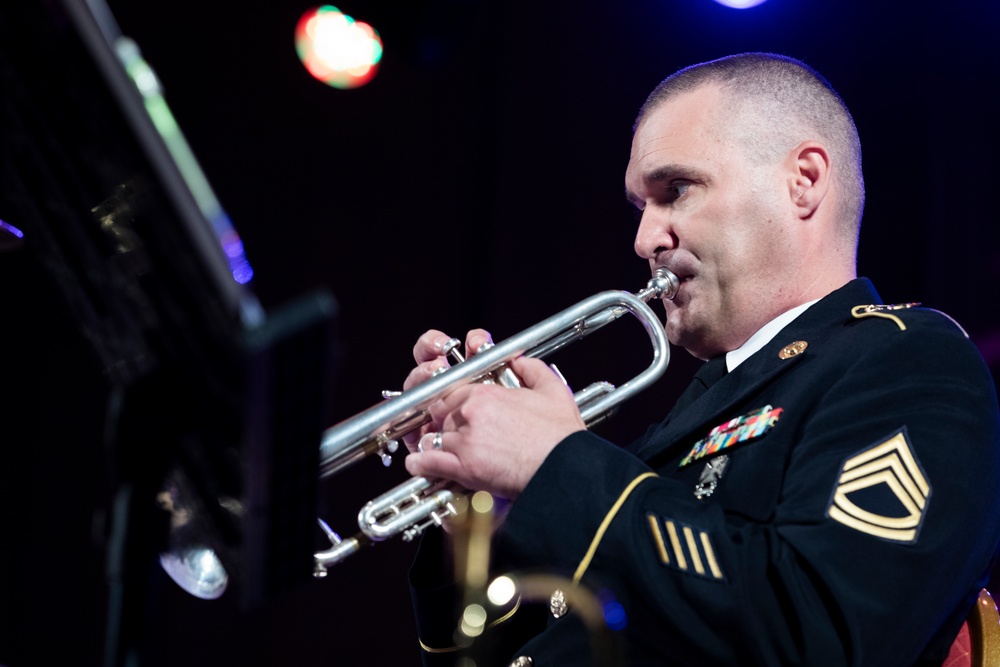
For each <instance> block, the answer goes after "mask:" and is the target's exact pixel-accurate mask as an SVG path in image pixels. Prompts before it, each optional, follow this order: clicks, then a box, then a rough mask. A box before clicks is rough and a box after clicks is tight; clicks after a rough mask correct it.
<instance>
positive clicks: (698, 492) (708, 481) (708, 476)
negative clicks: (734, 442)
mask: <svg viewBox="0 0 1000 667" xmlns="http://www.w3.org/2000/svg"><path fill="white" fill-rule="evenodd" d="M728 463H729V457H728V456H726V455H725V454H719V455H718V456H716V457H715V458H712V459H709V460H708V461H706V462H705V469H704V470H702V471H701V476H700V477H699V478H698V483H697V484H695V486H694V497H695V498H697V499H698V500H701V499H702V498H708V497H709V496H710V495H712V493H713V492H714V491H715V487H717V486H718V485H719V480H720V479H722V473H723V472H725V470H726V465H727V464H728Z"/></svg>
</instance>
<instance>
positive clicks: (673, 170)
mask: <svg viewBox="0 0 1000 667" xmlns="http://www.w3.org/2000/svg"><path fill="white" fill-rule="evenodd" d="M641 179H642V182H643V183H647V184H655V183H665V182H666V183H669V182H671V181H675V180H681V181H695V182H701V181H704V180H705V174H704V173H703V172H701V171H698V170H697V169H694V168H693V167H689V166H686V165H681V164H674V163H671V164H665V165H662V166H660V167H657V168H656V169H653V170H652V171H649V172H647V173H645V174H643V175H642V176H641ZM625 199H627V200H628V201H630V202H631V203H632V204H634V205H635V206H637V207H638V206H639V205H641V204H642V200H641V199H640V198H639V196H638V195H637V194H635V193H634V192H632V191H630V190H629V189H628V188H625Z"/></svg>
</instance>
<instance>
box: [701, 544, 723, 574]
mask: <svg viewBox="0 0 1000 667" xmlns="http://www.w3.org/2000/svg"><path fill="white" fill-rule="evenodd" d="M701 546H703V547H705V560H707V561H708V569H710V570H711V571H712V576H713V577H715V578H716V579H722V569H721V568H720V567H719V562H718V561H717V560H715V550H714V549H712V541H711V540H710V539H708V533H702V534H701Z"/></svg>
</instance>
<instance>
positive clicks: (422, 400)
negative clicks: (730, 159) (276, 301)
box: [315, 268, 680, 577]
mask: <svg viewBox="0 0 1000 667" xmlns="http://www.w3.org/2000/svg"><path fill="white" fill-rule="evenodd" d="M679 284H680V283H679V280H678V279H677V276H675V275H674V274H673V273H671V272H670V271H668V270H667V269H664V268H661V269H657V270H656V272H655V273H654V275H653V277H652V278H651V279H650V281H649V282H648V283H647V284H646V287H645V288H644V289H642V290H641V291H639V292H637V293H636V294H631V293H629V292H621V291H614V290H612V291H607V292H600V293H598V294H595V295H594V296H592V297H590V298H588V299H584V300H583V301H581V302H579V303H577V304H576V305H574V306H571V307H569V308H567V309H566V310H564V311H562V312H560V313H557V314H556V315H553V316H552V317H549V318H548V319H546V320H543V321H541V322H539V323H538V324H536V325H534V326H533V327H530V328H528V329H525V330H524V331H522V332H521V333H519V334H516V335H514V336H511V337H510V338H508V339H506V340H504V341H503V342H501V343H498V344H496V345H492V346H489V348H488V349H483V350H479V351H477V353H476V354H475V355H474V356H472V357H470V358H469V359H463V358H462V355H461V353H460V352H459V351H458V348H459V347H460V342H459V341H457V340H454V341H452V342H451V343H450V344H449V345H448V346H447V348H446V350H445V353H446V354H448V355H449V356H451V357H452V359H453V361H456V362H457V363H455V364H454V365H453V366H451V367H450V368H448V369H446V370H444V371H443V372H440V373H438V374H436V375H435V376H434V377H432V378H430V379H429V380H427V381H426V382H424V383H422V384H420V385H418V386H416V387H414V388H412V389H410V390H408V391H405V392H402V393H401V394H399V395H398V396H395V397H393V398H391V400H387V401H385V402H383V403H379V404H377V405H374V406H372V407H370V408H368V409H367V410H365V411H363V412H360V413H358V414H357V415H355V416H353V417H350V418H348V419H346V420H344V421H342V422H340V423H339V424H336V425H335V426H332V427H330V428H329V429H327V430H326V432H325V433H324V434H323V441H322V444H321V445H320V477H321V478H327V477H329V476H331V475H333V474H335V473H337V472H339V471H341V470H343V469H344V468H346V467H348V466H350V465H352V464H354V463H356V462H358V461H360V460H361V459H363V458H365V457H367V456H370V455H373V454H374V455H378V456H380V457H382V461H383V463H385V464H386V465H388V464H389V462H390V461H391V457H392V454H393V453H394V452H395V451H396V450H397V449H398V446H399V444H398V441H399V439H401V438H402V437H403V436H404V435H406V434H407V433H410V432H411V431H414V430H416V429H418V428H420V427H421V426H423V425H424V424H427V423H428V422H429V421H430V416H429V415H428V411H427V409H428V406H430V405H431V404H432V403H434V402H435V401H436V400H438V399H439V398H440V397H441V396H444V395H445V394H447V393H448V392H449V391H451V390H452V389H454V388H455V387H458V386H460V385H463V384H469V383H473V382H495V383H498V384H502V385H504V386H509V387H517V386H520V382H519V381H518V379H517V377H516V375H515V374H514V373H513V372H512V371H510V369H509V368H508V366H507V364H508V362H510V361H511V360H512V359H515V358H517V357H519V356H527V357H533V358H539V359H541V358H544V357H546V356H548V355H549V354H551V353H553V352H555V351H556V350H559V349H561V348H563V347H565V346H567V345H569V344H570V343H573V342H576V341H577V340H579V339H581V338H583V337H585V336H587V335H589V334H591V333H593V332H594V331H597V330H598V329H600V328H601V327H603V326H605V325H606V324H610V323H611V322H614V321H615V320H617V319H618V318H620V317H621V316H622V315H624V314H625V313H631V314H632V315H633V316H635V317H636V318H637V319H638V320H639V321H640V322H641V323H642V325H643V326H644V327H645V329H646V333H647V334H648V335H649V339H650V342H651V343H652V346H653V361H652V363H651V364H650V365H649V366H648V367H647V368H646V369H645V370H644V371H643V372H641V373H639V374H638V375H636V376H635V377H634V378H632V379H631V380H629V381H628V382H626V383H625V384H623V385H621V386H619V387H617V388H616V387H615V386H614V385H612V384H610V383H608V382H596V383H594V384H592V385H590V386H588V387H586V388H584V389H582V390H581V391H579V392H577V393H576V394H574V398H575V399H576V403H577V406H578V407H579V408H580V415H581V416H582V417H583V420H584V422H585V423H586V424H587V426H588V427H590V426H593V425H594V424H596V423H599V422H601V421H603V420H604V419H606V418H608V417H609V416H611V414H612V413H613V412H614V409H615V408H616V407H617V406H618V404H619V403H622V402H623V401H625V400H627V399H629V398H631V397H632V396H633V395H634V394H636V393H638V392H640V391H642V390H643V389H645V388H646V387H647V386H649V385H650V384H652V383H653V382H655V381H656V380H657V379H659V377H660V376H661V375H663V373H664V372H665V371H666V369H667V364H668V363H669V361H670V346H669V344H668V342H667V337H666V334H665V333H664V330H663V326H662V325H661V324H660V322H659V320H658V319H657V317H656V315H655V314H654V313H653V311H652V309H650V307H649V306H648V305H647V304H646V302H647V301H649V300H651V299H659V298H667V299H672V298H673V297H674V295H676V293H677V288H678V286H679ZM464 493H465V489H462V488H460V487H458V486H457V485H454V484H451V483H450V482H445V481H442V480H432V479H427V478H424V477H413V478H411V479H409V480H408V481H406V482H404V483H402V484H400V485H399V486H397V487H395V488H394V489H392V490H390V491H389V492H387V493H385V494H383V495H381V496H379V497H378V498H375V499H374V500H371V501H370V502H368V503H367V504H366V505H365V506H364V507H363V508H362V509H361V511H360V512H359V513H358V526H359V528H360V532H359V533H357V534H356V535H354V536H353V537H349V538H346V539H341V538H340V536H339V535H337V534H336V533H335V532H333V531H332V530H330V528H329V527H328V526H327V525H326V524H325V523H324V522H323V521H322V520H320V526H321V527H322V528H323V530H324V532H326V534H327V537H329V539H330V542H331V545H332V546H331V548H330V549H328V550H325V551H321V552H318V553H316V554H315V561H316V568H315V574H316V576H318V577H322V576H325V574H326V569H327V567H329V566H330V565H335V564H337V563H339V562H340V561H342V560H344V559H345V558H347V557H348V556H350V555H351V554H353V553H355V552H357V551H358V550H360V549H361V548H362V547H363V546H365V545H366V544H368V543H370V542H381V541H383V540H386V539H388V538H390V537H393V536H395V535H402V538H403V540H404V541H410V540H412V539H413V538H414V537H416V536H418V535H420V533H422V532H423V531H424V530H425V529H427V528H428V527H429V526H433V525H441V523H442V522H443V521H444V520H445V519H446V518H448V517H449V516H453V515H454V514H455V513H456V511H455V508H454V506H453V502H454V501H455V500H456V499H457V498H459V497H460V496H462V495H464Z"/></svg>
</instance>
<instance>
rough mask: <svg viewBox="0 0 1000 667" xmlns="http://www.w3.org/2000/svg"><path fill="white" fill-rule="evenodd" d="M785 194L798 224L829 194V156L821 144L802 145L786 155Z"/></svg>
mask: <svg viewBox="0 0 1000 667" xmlns="http://www.w3.org/2000/svg"><path fill="white" fill-rule="evenodd" d="M787 165H788V168H789V176H788V194H789V197H790V203H791V205H792V208H793V209H794V210H795V213H796V215H797V216H798V217H799V219H801V220H808V219H810V218H812V216H813V214H815V213H816V210H817V209H818V208H819V206H820V204H821V203H822V202H823V200H824V199H825V198H826V197H827V195H828V193H829V190H830V153H829V152H828V151H827V150H826V147H825V146H823V144H821V143H819V142H816V141H804V142H802V143H801V144H799V145H798V146H796V147H795V148H794V149H793V150H792V151H791V152H790V153H789V154H788V161H787Z"/></svg>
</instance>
